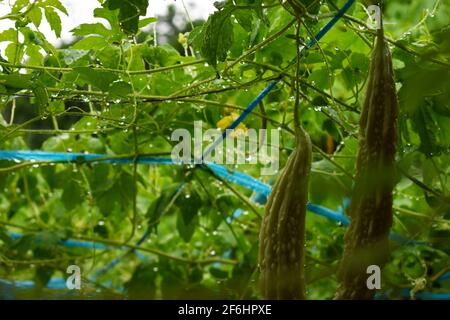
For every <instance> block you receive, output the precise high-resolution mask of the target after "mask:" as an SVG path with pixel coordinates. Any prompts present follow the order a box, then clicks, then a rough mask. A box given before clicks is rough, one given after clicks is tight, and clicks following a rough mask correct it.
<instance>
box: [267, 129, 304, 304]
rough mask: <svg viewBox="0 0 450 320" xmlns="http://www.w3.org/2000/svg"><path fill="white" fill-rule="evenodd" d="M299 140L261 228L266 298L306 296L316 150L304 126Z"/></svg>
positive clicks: (298, 131)
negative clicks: (308, 226) (309, 206)
mask: <svg viewBox="0 0 450 320" xmlns="http://www.w3.org/2000/svg"><path fill="white" fill-rule="evenodd" d="M296 140H297V141H296V144H297V146H296V148H295V150H294V151H293V152H292V153H291V155H290V156H289V158H288V160H287V163H286V166H285V168H284V169H283V171H282V173H281V175H280V176H279V178H278V179H277V181H276V182H275V185H274V188H273V190H272V193H271V194H270V197H269V200H268V202H267V205H266V209H265V215H264V218H263V223H262V226H261V231H260V248H259V265H260V271H261V279H260V280H261V281H260V286H261V291H262V295H263V296H264V298H266V299H283V300H287V299H305V280H304V247H305V215H306V203H307V201H308V179H309V174H310V170H311V155H312V151H311V140H310V138H309V135H308V134H307V133H306V132H305V131H304V130H303V129H302V128H301V127H300V128H298V129H297V133H296Z"/></svg>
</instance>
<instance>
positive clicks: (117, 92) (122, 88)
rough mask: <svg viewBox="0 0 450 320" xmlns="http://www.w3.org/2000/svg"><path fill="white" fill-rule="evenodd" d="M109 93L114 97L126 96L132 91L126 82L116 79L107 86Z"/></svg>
mask: <svg viewBox="0 0 450 320" xmlns="http://www.w3.org/2000/svg"><path fill="white" fill-rule="evenodd" d="M108 91H109V93H110V95H111V97H114V98H126V97H127V96H128V95H130V94H132V93H133V88H132V87H131V85H130V84H129V83H128V82H125V81H116V82H113V83H112V84H111V85H110V86H109V90H108Z"/></svg>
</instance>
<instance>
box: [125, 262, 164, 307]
mask: <svg viewBox="0 0 450 320" xmlns="http://www.w3.org/2000/svg"><path fill="white" fill-rule="evenodd" d="M155 267H156V266H155V265H154V264H153V263H147V262H144V263H142V264H140V265H138V266H137V268H136V270H134V272H133V276H132V277H131V279H130V281H128V282H127V283H125V290H126V291H127V294H128V297H129V298H130V299H154V298H155V294H156V277H157V275H158V273H157V272H156V271H155V270H154V269H155Z"/></svg>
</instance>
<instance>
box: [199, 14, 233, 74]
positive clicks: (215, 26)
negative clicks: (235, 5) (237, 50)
mask: <svg viewBox="0 0 450 320" xmlns="http://www.w3.org/2000/svg"><path fill="white" fill-rule="evenodd" d="M230 14H231V10H230V8H229V7H226V8H225V9H223V10H220V11H217V12H215V13H214V14H213V15H211V16H210V17H209V18H208V21H207V22H206V23H205V25H204V26H203V32H202V33H203V41H202V45H201V47H200V52H201V54H202V55H203V57H204V58H205V59H206V60H207V61H208V63H209V64H211V65H212V66H213V67H214V68H216V66H217V61H225V59H226V58H227V54H228V50H230V48H231V46H232V44H233V39H234V34H233V25H232V23H231V18H230Z"/></svg>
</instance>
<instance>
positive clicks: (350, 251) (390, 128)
mask: <svg viewBox="0 0 450 320" xmlns="http://www.w3.org/2000/svg"><path fill="white" fill-rule="evenodd" d="M397 117H398V102H397V95H396V90H395V81H394V77H393V69H392V58H391V54H390V51H389V48H388V46H387V44H386V42H385V41H384V36H383V30H382V29H380V30H379V32H378V36H377V40H376V44H375V48H374V51H373V53H372V61H371V65H370V73H369V83H368V88H367V93H366V99H365V103H364V107H363V110H362V114H361V119H360V134H359V136H360V137H359V153H358V157H357V163H356V180H355V185H354V191H353V195H352V201H351V204H350V207H349V216H350V218H351V224H350V227H349V229H348V230H347V233H346V235H345V239H344V244H345V246H344V255H343V259H342V261H341V265H340V268H339V272H338V278H339V280H340V286H339V288H338V291H337V293H336V299H372V298H373V296H374V294H375V290H369V289H368V288H367V278H368V277H369V276H370V275H369V274H367V267H368V266H369V265H378V266H379V267H382V266H383V265H384V264H385V262H386V260H387V259H388V258H389V239H388V237H389V231H390V228H391V226H392V190H393V188H394V185H395V152H396V141H397Z"/></svg>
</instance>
